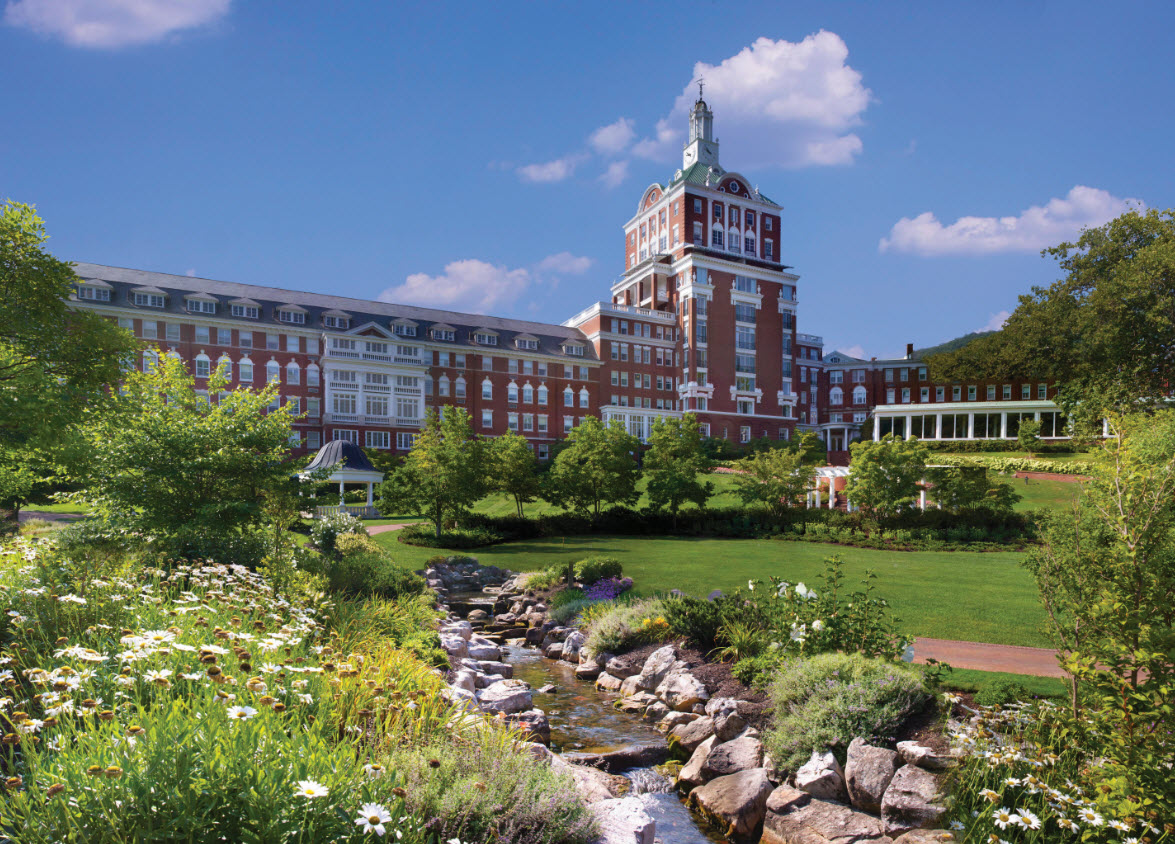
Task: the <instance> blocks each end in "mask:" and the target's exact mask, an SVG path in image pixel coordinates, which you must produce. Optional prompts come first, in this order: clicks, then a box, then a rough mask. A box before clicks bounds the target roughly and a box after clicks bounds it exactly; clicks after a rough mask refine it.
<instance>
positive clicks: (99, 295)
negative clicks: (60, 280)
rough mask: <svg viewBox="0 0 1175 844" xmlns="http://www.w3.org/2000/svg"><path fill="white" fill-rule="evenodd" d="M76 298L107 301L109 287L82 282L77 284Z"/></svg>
mask: <svg viewBox="0 0 1175 844" xmlns="http://www.w3.org/2000/svg"><path fill="white" fill-rule="evenodd" d="M78 298H79V299H82V300H84V301H87V302H109V301H110V288H109V287H98V286H96V285H93V284H86V283H84V282H83V283H82V284H79V285H78Z"/></svg>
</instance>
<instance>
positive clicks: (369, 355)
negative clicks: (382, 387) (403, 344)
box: [363, 352, 392, 363]
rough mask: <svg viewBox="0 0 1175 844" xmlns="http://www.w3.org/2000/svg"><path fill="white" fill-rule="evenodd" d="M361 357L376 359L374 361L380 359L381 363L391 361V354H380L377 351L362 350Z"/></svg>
mask: <svg viewBox="0 0 1175 844" xmlns="http://www.w3.org/2000/svg"><path fill="white" fill-rule="evenodd" d="M363 359H364V360H376V361H380V362H382V363H391V362H392V356H391V355H381V354H378V353H377V352H364V353H363Z"/></svg>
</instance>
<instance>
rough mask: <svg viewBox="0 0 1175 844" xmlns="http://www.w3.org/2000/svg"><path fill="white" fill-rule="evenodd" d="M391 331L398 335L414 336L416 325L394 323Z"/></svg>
mask: <svg viewBox="0 0 1175 844" xmlns="http://www.w3.org/2000/svg"><path fill="white" fill-rule="evenodd" d="M392 333H393V334H395V335H397V336H399V337H415V336H416V326H415V325H406V324H404V323H396V324H395V325H393V326H392Z"/></svg>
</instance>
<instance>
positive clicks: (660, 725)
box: [649, 703, 699, 733]
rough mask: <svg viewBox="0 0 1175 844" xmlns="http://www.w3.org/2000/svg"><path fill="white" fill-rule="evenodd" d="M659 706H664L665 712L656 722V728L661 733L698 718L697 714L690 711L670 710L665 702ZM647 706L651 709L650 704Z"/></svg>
mask: <svg viewBox="0 0 1175 844" xmlns="http://www.w3.org/2000/svg"><path fill="white" fill-rule="evenodd" d="M661 706H662V707H664V709H665V714H664V715H663V716H661V720H660V721H658V722H657V729H658V730H660V731H661V732H663V733H668V732H669V731H670V730H672V729H673V728H674V727H676V726H678V725H679V724H689V723H692V722H694V721H697V720H698V717H699V716H697V715H695V714H694V713H692V712H672V711H670V709H669V707H668V706H667V705H666V704H664V703H662V704H661ZM649 708H650V709H652V707H651V706H650V707H649Z"/></svg>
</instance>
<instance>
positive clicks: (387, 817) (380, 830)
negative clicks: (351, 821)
mask: <svg viewBox="0 0 1175 844" xmlns="http://www.w3.org/2000/svg"><path fill="white" fill-rule="evenodd" d="M391 822H392V815H391V813H390V812H389V811H388V810H387V809H385V808H384V807H383V806H381V805H380V804H378V803H366V804H364V805H363V806H361V807H360V809H359V817H358V818H356V819H355V825H356V826H358V827H360V828H361V829H362V831H363V832H374V833H375V834H376V835H378V836H379V837H380V838H382V837H383V836H384V834H385V833H386V832H387V831H388V830H387V827H386V826H385V824H389V823H391Z"/></svg>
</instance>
